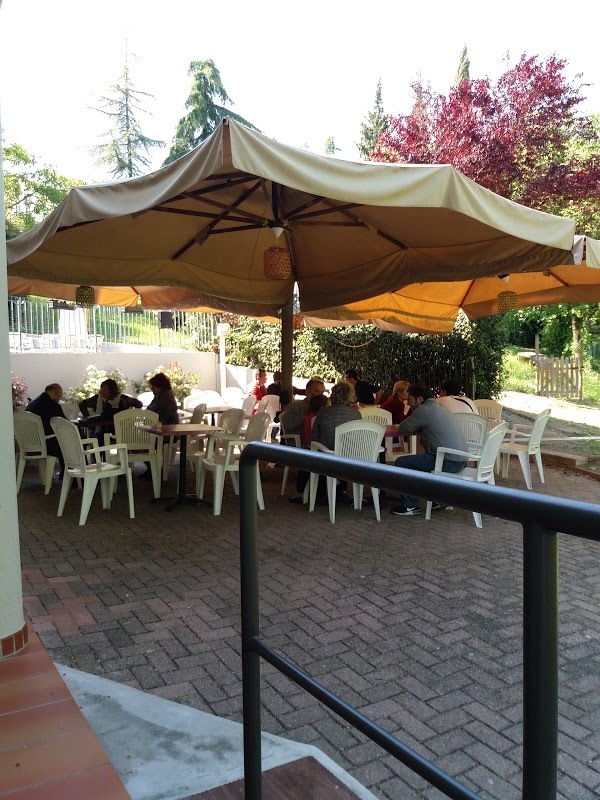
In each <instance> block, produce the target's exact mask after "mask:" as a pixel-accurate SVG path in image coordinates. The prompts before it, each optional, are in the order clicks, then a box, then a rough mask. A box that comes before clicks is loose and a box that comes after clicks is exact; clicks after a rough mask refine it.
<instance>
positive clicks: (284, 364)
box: [281, 297, 294, 402]
mask: <svg viewBox="0 0 600 800" xmlns="http://www.w3.org/2000/svg"><path fill="white" fill-rule="evenodd" d="M293 362H294V299H293V297H290V299H289V300H288V301H287V303H286V304H285V305H284V306H283V308H282V309H281V372H282V383H283V390H284V392H286V393H287V397H288V402H291V401H292V400H293V399H294V397H293V395H292V381H293V376H294V363H293Z"/></svg>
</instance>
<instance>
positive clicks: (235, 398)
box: [221, 386, 244, 408]
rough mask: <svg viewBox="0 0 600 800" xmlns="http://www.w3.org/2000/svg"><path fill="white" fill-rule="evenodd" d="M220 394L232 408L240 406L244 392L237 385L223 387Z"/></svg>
mask: <svg viewBox="0 0 600 800" xmlns="http://www.w3.org/2000/svg"><path fill="white" fill-rule="evenodd" d="M221 396H222V398H223V400H224V401H225V403H227V405H228V406H233V407H234V408H241V407H242V402H243V401H244V392H243V391H242V390H241V389H240V387H239V386H226V387H225V389H223V390H222V391H221Z"/></svg>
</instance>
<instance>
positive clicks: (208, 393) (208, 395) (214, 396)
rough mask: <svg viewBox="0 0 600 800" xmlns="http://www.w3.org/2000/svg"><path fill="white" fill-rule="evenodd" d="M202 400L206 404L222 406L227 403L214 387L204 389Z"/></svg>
mask: <svg viewBox="0 0 600 800" xmlns="http://www.w3.org/2000/svg"><path fill="white" fill-rule="evenodd" d="M204 402H205V403H206V405H207V406H209V407H210V406H224V405H227V404H226V403H225V401H224V400H223V398H222V397H221V395H220V394H219V393H218V392H216V391H215V390H214V389H205V390H204Z"/></svg>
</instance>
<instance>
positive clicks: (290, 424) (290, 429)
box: [279, 378, 325, 445]
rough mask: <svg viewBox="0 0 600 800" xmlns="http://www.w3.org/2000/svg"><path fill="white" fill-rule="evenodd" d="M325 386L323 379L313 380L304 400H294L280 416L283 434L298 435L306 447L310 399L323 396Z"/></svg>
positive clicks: (309, 383) (307, 388)
mask: <svg viewBox="0 0 600 800" xmlns="http://www.w3.org/2000/svg"><path fill="white" fill-rule="evenodd" d="M324 392H325V384H324V383H323V381H322V380H321V378H311V379H310V380H309V381H308V383H307V384H306V389H305V396H304V398H303V399H302V400H293V401H292V402H291V403H290V404H289V405H287V406H286V408H285V411H282V412H281V413H280V415H279V421H280V422H281V426H282V430H283V433H287V434H296V435H298V436H299V437H300V441H301V442H302V444H303V445H304V420H305V418H306V415H307V414H308V411H309V402H310V398H311V397H312V396H313V395H315V394H323V393H324Z"/></svg>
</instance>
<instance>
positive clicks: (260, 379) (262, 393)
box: [247, 368, 267, 403]
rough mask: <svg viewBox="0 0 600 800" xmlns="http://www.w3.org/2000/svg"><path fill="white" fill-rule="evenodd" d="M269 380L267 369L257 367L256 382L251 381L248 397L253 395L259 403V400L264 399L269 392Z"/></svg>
mask: <svg viewBox="0 0 600 800" xmlns="http://www.w3.org/2000/svg"><path fill="white" fill-rule="evenodd" d="M266 382H267V370H266V369H262V368H261V369H257V370H256V383H251V384H250V386H248V390H247V393H248V397H250V396H251V395H253V396H254V397H255V398H256V402H257V403H258V402H259V400H262V399H263V397H266V394H267V387H266V386H265V384H266Z"/></svg>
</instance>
